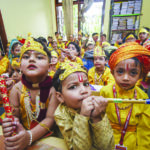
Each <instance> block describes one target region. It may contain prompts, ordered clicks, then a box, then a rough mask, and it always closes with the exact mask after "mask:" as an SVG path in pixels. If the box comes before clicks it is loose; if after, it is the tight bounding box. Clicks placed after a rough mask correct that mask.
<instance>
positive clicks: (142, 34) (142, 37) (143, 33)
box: [136, 27, 149, 45]
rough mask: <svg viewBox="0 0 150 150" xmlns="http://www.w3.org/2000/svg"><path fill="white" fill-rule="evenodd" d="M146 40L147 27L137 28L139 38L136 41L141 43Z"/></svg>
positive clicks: (147, 38) (147, 36)
mask: <svg viewBox="0 0 150 150" xmlns="http://www.w3.org/2000/svg"><path fill="white" fill-rule="evenodd" d="M147 40H149V28H146V27H143V28H141V29H140V30H139V40H137V41H136V42H137V43H139V44H140V45H143V44H144V43H145V42H146V41H147Z"/></svg>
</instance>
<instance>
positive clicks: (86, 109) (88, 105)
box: [80, 96, 94, 117]
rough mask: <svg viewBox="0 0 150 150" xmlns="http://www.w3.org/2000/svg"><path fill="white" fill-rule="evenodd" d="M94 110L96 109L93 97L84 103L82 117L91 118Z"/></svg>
mask: <svg viewBox="0 0 150 150" xmlns="http://www.w3.org/2000/svg"><path fill="white" fill-rule="evenodd" d="M93 109H94V103H93V101H92V96H90V97H88V98H86V99H84V100H83V101H82V106H81V111H80V115H83V116H86V117H90V115H91V112H92V110H93Z"/></svg>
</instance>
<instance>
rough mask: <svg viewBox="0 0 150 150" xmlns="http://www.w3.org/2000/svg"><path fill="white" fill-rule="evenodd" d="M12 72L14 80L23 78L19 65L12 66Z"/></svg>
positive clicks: (17, 80)
mask: <svg viewBox="0 0 150 150" xmlns="http://www.w3.org/2000/svg"><path fill="white" fill-rule="evenodd" d="M11 74H12V75H11V77H12V79H13V80H15V83H17V82H19V81H20V80H21V71H20V68H19V67H12V69H11Z"/></svg>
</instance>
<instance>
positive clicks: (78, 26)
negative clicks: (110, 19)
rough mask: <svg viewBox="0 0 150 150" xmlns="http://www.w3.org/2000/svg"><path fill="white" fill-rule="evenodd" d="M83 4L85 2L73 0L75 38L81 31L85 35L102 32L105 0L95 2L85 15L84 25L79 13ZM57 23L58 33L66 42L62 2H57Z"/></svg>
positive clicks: (59, 0)
mask: <svg viewBox="0 0 150 150" xmlns="http://www.w3.org/2000/svg"><path fill="white" fill-rule="evenodd" d="M83 3H84V0H73V30H74V35H75V37H77V36H78V31H79V30H82V32H83V33H84V34H86V33H89V34H90V35H91V34H92V33H93V32H98V33H100V32H101V31H102V24H103V17H104V16H103V14H104V5H105V0H94V3H93V4H92V6H91V7H90V9H89V10H88V11H87V12H86V13H84V18H85V22H84V23H82V22H81V20H80V18H79V11H80V10H81V8H82V6H83ZM56 22H57V31H58V32H59V33H61V35H62V36H63V39H64V40H66V35H65V26H64V15H63V9H62V0H56Z"/></svg>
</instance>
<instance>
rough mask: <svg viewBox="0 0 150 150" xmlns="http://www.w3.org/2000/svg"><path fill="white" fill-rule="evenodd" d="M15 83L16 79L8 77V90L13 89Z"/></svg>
mask: <svg viewBox="0 0 150 150" xmlns="http://www.w3.org/2000/svg"><path fill="white" fill-rule="evenodd" d="M14 84H15V82H14V80H13V79H11V78H8V79H7V80H6V86H7V90H8V91H9V90H11V89H12V87H13V85H14Z"/></svg>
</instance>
